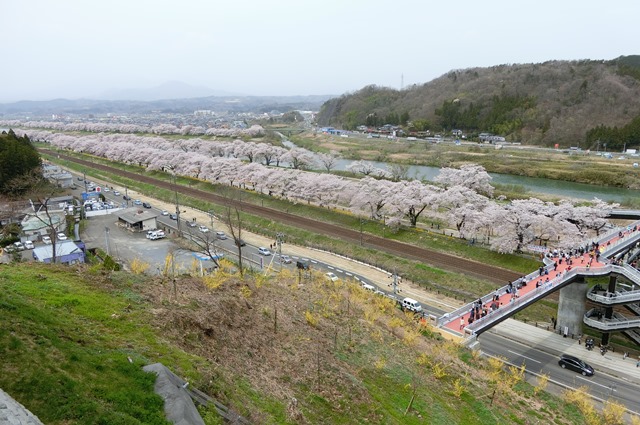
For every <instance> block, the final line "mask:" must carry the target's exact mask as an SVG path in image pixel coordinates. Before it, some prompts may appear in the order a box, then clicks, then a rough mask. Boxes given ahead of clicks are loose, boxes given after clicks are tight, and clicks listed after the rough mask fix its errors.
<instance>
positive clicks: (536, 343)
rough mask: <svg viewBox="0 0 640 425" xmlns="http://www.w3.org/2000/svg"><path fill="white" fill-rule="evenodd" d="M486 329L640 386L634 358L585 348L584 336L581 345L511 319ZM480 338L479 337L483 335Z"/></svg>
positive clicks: (638, 372) (596, 348)
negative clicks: (572, 359)
mask: <svg viewBox="0 0 640 425" xmlns="http://www.w3.org/2000/svg"><path fill="white" fill-rule="evenodd" d="M487 332H493V333H495V334H496V335H500V336H502V337H505V338H509V339H513V340H515V341H518V342H520V343H522V344H525V345H528V346H530V347H535V348H537V349H539V350H541V351H544V352H546V353H549V354H554V355H558V356H560V354H570V355H572V356H575V357H578V358H580V359H582V360H584V361H585V362H586V363H588V364H590V365H591V366H593V368H594V369H595V370H596V373H598V372H604V373H608V374H610V375H614V376H617V377H619V378H624V379H626V380H628V381H629V382H632V383H633V384H636V385H640V367H636V363H637V362H638V359H637V358H632V357H628V358H627V359H624V360H623V358H622V356H623V353H621V352H617V351H616V352H615V353H613V352H611V351H608V352H607V353H606V354H605V355H604V356H603V355H602V354H600V349H599V348H598V347H597V346H596V347H594V348H593V350H591V351H589V350H587V349H586V348H585V347H584V338H583V341H582V344H578V340H575V339H571V338H564V337H562V336H561V335H559V334H556V333H554V332H550V331H547V330H545V329H542V328H538V327H535V326H533V325H529V324H526V323H523V322H520V321H517V320H514V319H507V320H505V321H504V322H502V323H500V324H499V325H497V326H495V327H493V328H492V329H491V330H490V331H487ZM523 336H526V340H524V338H523ZM480 338H482V335H481V336H480Z"/></svg>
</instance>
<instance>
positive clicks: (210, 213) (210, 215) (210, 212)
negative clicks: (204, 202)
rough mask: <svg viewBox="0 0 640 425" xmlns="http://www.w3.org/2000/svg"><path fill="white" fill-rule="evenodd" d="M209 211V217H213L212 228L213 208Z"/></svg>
mask: <svg viewBox="0 0 640 425" xmlns="http://www.w3.org/2000/svg"><path fill="white" fill-rule="evenodd" d="M207 213H209V217H210V218H211V228H212V229H213V210H209V211H207Z"/></svg>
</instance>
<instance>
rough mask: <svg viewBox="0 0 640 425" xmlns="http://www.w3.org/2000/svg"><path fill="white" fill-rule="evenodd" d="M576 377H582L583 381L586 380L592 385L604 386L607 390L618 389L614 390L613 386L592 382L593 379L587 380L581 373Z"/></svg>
mask: <svg viewBox="0 0 640 425" xmlns="http://www.w3.org/2000/svg"><path fill="white" fill-rule="evenodd" d="M577 378H578V379H582V380H583V381H587V382H588V383H590V384H592V385H599V386H601V387H602V388H606V389H608V390H610V391H618V390H616V388H615V386H614V387H613V388H612V387H611V386H607V385H602V384H598V383H597V382H593V381H591V380H589V379H587V378H585V377H584V376H582V375H580V376H578V377H577Z"/></svg>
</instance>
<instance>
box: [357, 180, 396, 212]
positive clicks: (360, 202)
mask: <svg viewBox="0 0 640 425" xmlns="http://www.w3.org/2000/svg"><path fill="white" fill-rule="evenodd" d="M396 186H397V185H396V184H394V183H392V182H390V181H388V180H378V179H374V178H373V177H365V178H363V179H361V180H360V181H359V182H358V183H357V184H353V185H352V186H351V192H352V193H351V200H350V206H351V208H353V209H354V211H356V212H364V213H366V214H367V215H368V216H369V217H370V218H371V219H374V220H379V219H380V218H382V216H383V208H384V206H385V205H386V204H387V202H388V201H389V199H390V198H391V196H392V195H393V193H394V189H395V187H396Z"/></svg>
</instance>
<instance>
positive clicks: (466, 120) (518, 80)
mask: <svg viewBox="0 0 640 425" xmlns="http://www.w3.org/2000/svg"><path fill="white" fill-rule="evenodd" d="M638 117H640V56H622V57H619V58H617V59H614V60H609V61H605V60H580V61H548V62H544V63H537V64H505V65H497V66H493V67H489V68H469V69H461V70H452V71H450V72H448V73H447V74H445V75H443V76H441V77H439V78H436V79H435V80H432V81H430V82H428V83H425V84H422V85H413V86H410V87H407V88H405V89H403V90H395V89H391V88H385V87H378V86H367V87H364V88H362V89H361V90H359V91H356V92H354V93H348V94H345V95H343V96H340V97H338V98H334V99H331V100H329V101H327V102H325V103H324V104H323V106H322V108H321V110H320V113H319V115H318V124H319V125H321V126H324V125H330V126H334V127H338V128H344V129H347V130H349V129H351V130H354V129H356V128H357V127H358V126H360V125H367V126H369V127H370V128H371V127H376V126H381V125H384V124H398V125H402V126H403V129H405V130H406V131H408V132H411V131H426V130H431V131H432V133H435V132H442V131H444V132H445V133H446V132H447V131H451V130H453V129H460V130H462V131H463V132H465V134H467V135H469V136H470V137H472V136H473V135H474V134H475V135H477V134H479V133H481V132H490V133H493V134H496V135H500V136H504V137H506V139H507V141H513V142H522V143H526V144H537V145H545V146H553V145H555V144H556V143H558V144H560V146H562V147H567V146H580V147H582V148H584V149H589V148H593V149H595V148H596V144H597V142H598V141H600V142H601V143H608V144H609V146H610V148H611V150H613V149H617V148H618V145H619V147H620V148H622V147H623V146H624V145H625V144H626V147H629V146H630V145H637V144H639V143H640V119H638Z"/></svg>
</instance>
